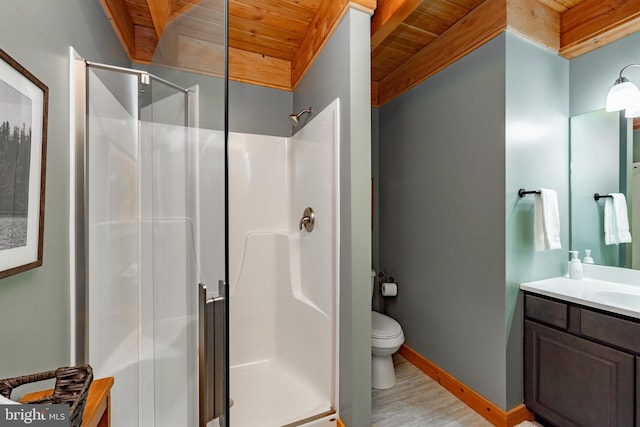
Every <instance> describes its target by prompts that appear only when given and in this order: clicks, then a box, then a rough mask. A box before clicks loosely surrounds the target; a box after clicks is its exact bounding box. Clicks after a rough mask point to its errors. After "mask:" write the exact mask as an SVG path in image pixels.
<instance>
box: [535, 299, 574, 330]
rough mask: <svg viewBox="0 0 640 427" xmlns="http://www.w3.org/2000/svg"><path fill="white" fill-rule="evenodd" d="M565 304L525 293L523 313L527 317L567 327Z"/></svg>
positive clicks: (563, 327)
mask: <svg viewBox="0 0 640 427" xmlns="http://www.w3.org/2000/svg"><path fill="white" fill-rule="evenodd" d="M567 311H568V309H567V304H564V303H561V302H557V301H551V300H548V299H544V298H540V297H536V296H533V295H530V294H525V300H524V314H525V316H526V317H528V318H529V319H534V320H537V321H539V322H543V323H547V324H549V325H552V326H557V327H558V328H562V329H567V318H568V316H567Z"/></svg>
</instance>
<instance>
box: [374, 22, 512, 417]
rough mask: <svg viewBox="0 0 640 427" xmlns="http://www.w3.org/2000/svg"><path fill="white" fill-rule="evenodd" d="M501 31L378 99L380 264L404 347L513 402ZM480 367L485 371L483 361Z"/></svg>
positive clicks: (497, 399) (480, 390)
mask: <svg viewBox="0 0 640 427" xmlns="http://www.w3.org/2000/svg"><path fill="white" fill-rule="evenodd" d="M505 49H506V41H505V36H504V34H503V35H501V36H499V37H497V38H495V39H493V40H492V41H490V42H489V43H487V44H485V45H484V46H482V47H480V48H479V49H477V50H475V51H474V52H472V53H470V54H469V55H467V56H466V57H464V58H462V59H461V60H460V61H458V62H456V63H455V64H453V65H451V66H449V67H448V68H446V69H445V70H443V71H442V72H440V73H438V74H436V75H435V76H433V77H431V78H430V79H428V80H426V81H425V82H423V83H422V84H420V85H419V86H417V87H416V88H414V89H412V90H411V91H409V92H406V93H404V94H403V95H401V96H400V97H398V98H397V99H395V100H393V101H391V102H389V103H388V104H386V105H384V106H383V107H381V108H380V124H379V126H380V158H381V159H384V161H383V162H381V163H380V165H379V170H380V180H379V181H380V267H381V268H387V269H388V271H389V273H390V274H391V275H393V276H394V277H395V278H396V280H398V282H399V284H398V288H399V289H398V296H397V297H396V298H394V299H388V300H387V304H386V306H387V312H388V313H389V314H390V315H391V316H392V317H394V318H396V319H397V320H398V321H399V323H400V324H401V325H402V328H403V330H404V333H405V337H406V344H407V345H408V346H410V347H411V348H413V349H414V350H416V351H418V352H419V353H420V354H422V355H423V356H424V357H426V358H427V359H429V360H431V361H433V362H434V363H435V364H437V365H438V366H440V367H442V368H443V369H444V370H445V371H447V372H448V373H450V374H451V375H453V376H454V377H456V378H458V379H459V380H460V381H462V382H463V383H465V384H466V385H468V386H469V387H471V388H472V389H474V390H475V391H477V392H478V393H480V394H482V395H483V396H485V397H486V398H488V399H489V400H491V401H493V402H494V403H496V404H498V405H500V406H504V403H505V347H506V340H505V332H504V324H505V295H504V270H505V265H504V258H505V245H504V242H505V227H504V224H505V212H504V203H505V195H504V191H503V188H504V182H505V171H504V162H505V150H504V141H505V125H504V117H505ZM480 367H482V368H481V369H479V368H480Z"/></svg>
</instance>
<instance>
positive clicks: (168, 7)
mask: <svg viewBox="0 0 640 427" xmlns="http://www.w3.org/2000/svg"><path fill="white" fill-rule="evenodd" d="M174 4H175V0H147V5H148V6H149V12H151V20H152V21H153V26H154V29H155V31H156V36H157V37H158V39H160V37H161V36H162V31H164V27H165V25H167V22H168V21H169V16H171V14H172V12H173V7H174Z"/></svg>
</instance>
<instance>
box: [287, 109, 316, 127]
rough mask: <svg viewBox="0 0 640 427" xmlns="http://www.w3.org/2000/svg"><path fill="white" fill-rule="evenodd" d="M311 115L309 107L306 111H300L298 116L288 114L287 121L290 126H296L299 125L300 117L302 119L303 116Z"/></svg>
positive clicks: (311, 111)
mask: <svg viewBox="0 0 640 427" xmlns="http://www.w3.org/2000/svg"><path fill="white" fill-rule="evenodd" d="M311 113H313V108H311V107H309V108H307V109H306V110H302V111H300V112H299V113H298V114H289V121H290V122H291V124H292V125H294V126H298V125H299V124H300V117H302V115H303V114H311Z"/></svg>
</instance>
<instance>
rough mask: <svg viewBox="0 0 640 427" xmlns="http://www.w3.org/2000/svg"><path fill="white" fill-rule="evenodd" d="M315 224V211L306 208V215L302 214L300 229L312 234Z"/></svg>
mask: <svg viewBox="0 0 640 427" xmlns="http://www.w3.org/2000/svg"><path fill="white" fill-rule="evenodd" d="M314 224H315V215H314V213H313V209H311V208H306V209H305V210H304V213H303V214H302V218H300V223H299V224H298V229H299V230H300V231H302V228H303V227H304V229H305V231H306V232H308V233H311V231H312V230H313V225H314Z"/></svg>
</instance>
